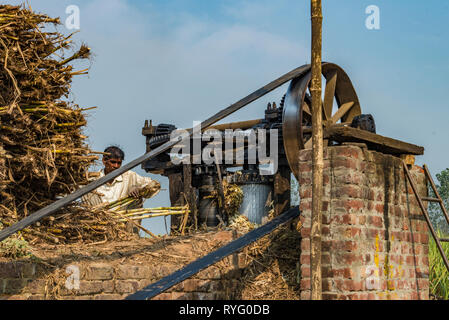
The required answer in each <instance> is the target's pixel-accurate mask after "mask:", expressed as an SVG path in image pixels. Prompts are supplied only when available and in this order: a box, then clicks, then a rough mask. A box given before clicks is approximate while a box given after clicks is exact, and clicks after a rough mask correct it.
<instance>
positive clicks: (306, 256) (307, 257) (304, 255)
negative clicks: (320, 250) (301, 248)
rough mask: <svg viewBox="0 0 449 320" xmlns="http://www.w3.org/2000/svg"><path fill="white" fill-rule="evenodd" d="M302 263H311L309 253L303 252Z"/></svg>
mask: <svg viewBox="0 0 449 320" xmlns="http://www.w3.org/2000/svg"><path fill="white" fill-rule="evenodd" d="M300 263H301V264H306V265H310V255H309V254H301V257H300Z"/></svg>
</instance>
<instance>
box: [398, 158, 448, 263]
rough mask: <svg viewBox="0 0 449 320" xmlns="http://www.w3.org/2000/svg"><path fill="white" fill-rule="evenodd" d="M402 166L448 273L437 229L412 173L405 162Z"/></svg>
mask: <svg viewBox="0 0 449 320" xmlns="http://www.w3.org/2000/svg"><path fill="white" fill-rule="evenodd" d="M402 165H403V166H404V170H405V173H406V175H407V178H408V180H409V182H410V185H411V186H412V189H413V192H414V193H415V197H416V199H417V200H418V204H419V206H420V207H421V210H422V212H423V214H424V218H425V219H426V222H427V225H428V226H429V229H430V232H431V233H432V236H433V239H434V240H435V243H436V244H437V247H438V250H439V251H440V255H441V257H442V258H443V261H444V264H445V265H446V269H447V271H449V261H448V260H447V257H446V254H445V253H444V250H443V247H442V246H441V243H440V240H439V239H438V237H437V234H436V232H435V229H434V228H433V226H432V222H431V221H430V218H429V214H428V213H427V210H426V208H425V207H424V204H423V203H422V201H421V198H420V196H419V194H418V189H417V188H416V185H415V182H414V181H413V179H412V177H411V175H410V172H409V171H408V168H407V165H406V164H405V162H402Z"/></svg>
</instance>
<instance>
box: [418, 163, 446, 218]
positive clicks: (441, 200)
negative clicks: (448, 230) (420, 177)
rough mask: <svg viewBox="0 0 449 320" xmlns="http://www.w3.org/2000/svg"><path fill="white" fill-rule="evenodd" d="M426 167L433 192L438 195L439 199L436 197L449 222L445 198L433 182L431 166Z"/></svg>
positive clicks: (425, 170)
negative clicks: (442, 197)
mask: <svg viewBox="0 0 449 320" xmlns="http://www.w3.org/2000/svg"><path fill="white" fill-rule="evenodd" d="M423 167H424V172H425V173H426V176H427V180H429V181H430V184H431V186H432V189H433V192H434V193H435V195H436V196H437V198H438V199H436V200H437V201H438V202H439V203H440V207H441V210H443V214H444V217H445V218H446V222H447V223H448V224H449V215H448V214H447V210H446V208H445V207H444V203H443V199H441V196H440V193H439V192H438V190H437V187H436V186H435V183H434V182H433V178H432V175H431V174H430V171H429V168H427V166H426V165H424V166H423Z"/></svg>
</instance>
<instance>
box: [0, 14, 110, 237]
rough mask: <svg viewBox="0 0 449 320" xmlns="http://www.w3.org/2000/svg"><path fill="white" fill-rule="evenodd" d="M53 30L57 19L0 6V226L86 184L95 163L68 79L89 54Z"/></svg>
mask: <svg viewBox="0 0 449 320" xmlns="http://www.w3.org/2000/svg"><path fill="white" fill-rule="evenodd" d="M58 25H60V20H59V19H58V18H55V19H54V18H50V17H49V16H47V15H45V14H38V13H35V12H33V11H32V10H31V9H28V8H25V7H24V6H11V5H0V222H3V224H4V225H8V224H12V223H13V222H16V221H18V220H20V219H21V218H23V217H25V216H26V215H28V214H30V213H32V212H34V211H36V210H38V209H40V208H42V207H45V206H47V205H49V204H51V203H52V202H54V201H55V200H56V198H57V197H58V196H62V195H66V194H69V193H71V192H73V191H74V190H76V189H77V188H78V186H79V185H83V184H86V183H87V169H88V168H89V166H90V165H91V164H92V163H93V162H94V161H95V160H97V159H98V158H97V156H95V155H92V154H91V151H90V150H89V148H88V146H87V145H86V143H85V139H86V138H87V137H86V136H84V135H83V134H82V127H83V126H84V125H85V124H86V119H85V116H84V114H83V111H85V110H83V109H81V108H80V107H79V106H78V105H76V104H74V103H73V102H71V101H69V98H70V97H69V95H70V88H71V82H72V77H73V76H74V75H79V74H86V73H87V71H88V69H85V70H78V71H76V70H74V67H73V66H72V65H71V64H70V63H71V62H74V61H76V60H83V59H89V56H90V49H89V48H88V47H87V46H86V45H81V46H79V48H78V49H73V48H72V47H74V44H73V43H72V40H71V37H72V35H73V34H72V35H68V36H66V35H63V34H61V33H59V32H58V31H57V27H58ZM78 219H79V221H81V222H82V219H83V218H77V220H78ZM100 220H101V219H100ZM47 222H48V223H50V221H47ZM103 223H104V221H103ZM49 227H50V225H49ZM83 228H84V227H80V230H77V232H79V233H81V229H83ZM35 231H36V232H40V231H39V230H35ZM76 236H78V235H76Z"/></svg>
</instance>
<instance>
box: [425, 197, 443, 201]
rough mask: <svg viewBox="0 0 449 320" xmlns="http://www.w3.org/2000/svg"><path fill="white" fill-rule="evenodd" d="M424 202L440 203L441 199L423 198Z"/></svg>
mask: <svg viewBox="0 0 449 320" xmlns="http://www.w3.org/2000/svg"><path fill="white" fill-rule="evenodd" d="M421 200H422V201H430V202H440V199H437V198H430V197H422V198H421Z"/></svg>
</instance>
